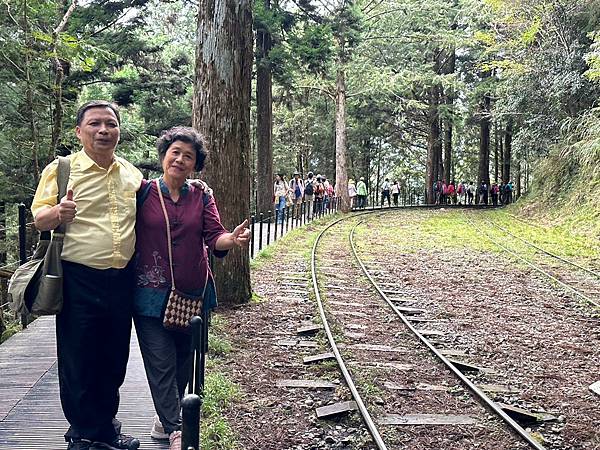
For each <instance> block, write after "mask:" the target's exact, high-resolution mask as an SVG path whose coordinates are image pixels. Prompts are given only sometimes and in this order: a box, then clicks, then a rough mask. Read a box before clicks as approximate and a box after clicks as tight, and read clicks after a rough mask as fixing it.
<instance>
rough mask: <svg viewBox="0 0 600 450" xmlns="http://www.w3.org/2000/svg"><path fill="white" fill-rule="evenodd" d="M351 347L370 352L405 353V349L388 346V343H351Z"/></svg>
mask: <svg viewBox="0 0 600 450" xmlns="http://www.w3.org/2000/svg"><path fill="white" fill-rule="evenodd" d="M351 347H352V348H355V349H357V350H367V351H370V352H385V353H405V352H406V350H405V349H403V348H397V347H390V346H389V345H378V344H353V345H351Z"/></svg>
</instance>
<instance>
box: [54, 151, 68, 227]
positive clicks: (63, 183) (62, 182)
mask: <svg viewBox="0 0 600 450" xmlns="http://www.w3.org/2000/svg"><path fill="white" fill-rule="evenodd" d="M57 159H58V168H57V171H56V184H58V201H59V202H60V200H61V199H62V198H63V197H64V196H65V195H67V184H68V182H69V175H70V174H71V161H70V160H69V158H66V157H65V156H59V157H58V158H57ZM65 231H66V225H65V224H64V223H61V224H60V225H58V226H57V227H56V228H55V229H54V232H55V233H60V234H65Z"/></svg>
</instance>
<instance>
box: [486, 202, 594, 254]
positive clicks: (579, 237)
mask: <svg viewBox="0 0 600 450" xmlns="http://www.w3.org/2000/svg"><path fill="white" fill-rule="evenodd" d="M582 214H583V216H579V217H578V218H576V219H573V218H571V219H569V221H568V222H564V223H562V224H556V225H552V224H544V225H540V224H539V223H536V222H534V221H530V222H523V221H521V220H518V219H516V218H515V217H514V216H513V215H511V214H510V213H507V212H505V211H493V212H490V213H487V214H485V215H484V217H487V218H489V219H490V220H492V221H493V222H494V223H497V224H498V225H500V226H502V227H503V228H506V229H508V230H509V231H510V232H511V233H513V234H515V235H517V236H519V237H521V238H523V239H526V240H528V241H530V242H532V243H534V244H535V245H537V246H539V247H541V248H543V249H545V250H548V251H551V252H553V253H555V254H558V255H559V256H563V257H567V258H572V257H578V258H599V257H600V246H599V245H598V242H597V239H593V238H590V237H589V236H588V235H587V234H582V233H578V232H576V231H574V228H573V227H572V226H570V224H571V223H572V222H573V221H574V220H577V221H580V222H582V223H583V222H588V221H589V220H590V219H589V217H587V218H585V219H583V218H582V217H586V216H588V215H590V217H591V212H589V211H587V212H582ZM523 245H525V244H523Z"/></svg>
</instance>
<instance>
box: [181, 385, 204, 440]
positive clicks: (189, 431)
mask: <svg viewBox="0 0 600 450" xmlns="http://www.w3.org/2000/svg"><path fill="white" fill-rule="evenodd" d="M201 408H202V399H201V398H200V397H199V396H197V395H196V394H188V395H186V396H185V398H184V399H183V400H182V402H181V409H182V418H183V425H182V427H181V448H182V449H185V450H189V449H192V450H200V410H201Z"/></svg>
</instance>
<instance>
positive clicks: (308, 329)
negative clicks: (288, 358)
mask: <svg viewBox="0 0 600 450" xmlns="http://www.w3.org/2000/svg"><path fill="white" fill-rule="evenodd" d="M322 329H323V326H322V325H306V326H303V327H300V328H298V329H296V334H299V335H303V336H306V335H313V334H317V333H318V332H319V331H321V330H322Z"/></svg>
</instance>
